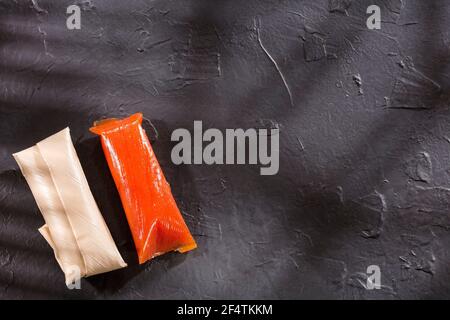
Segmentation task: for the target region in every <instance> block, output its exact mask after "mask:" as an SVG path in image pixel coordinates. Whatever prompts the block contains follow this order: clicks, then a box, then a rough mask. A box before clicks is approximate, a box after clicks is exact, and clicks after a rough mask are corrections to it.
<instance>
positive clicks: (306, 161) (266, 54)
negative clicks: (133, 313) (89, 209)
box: [0, 0, 450, 299]
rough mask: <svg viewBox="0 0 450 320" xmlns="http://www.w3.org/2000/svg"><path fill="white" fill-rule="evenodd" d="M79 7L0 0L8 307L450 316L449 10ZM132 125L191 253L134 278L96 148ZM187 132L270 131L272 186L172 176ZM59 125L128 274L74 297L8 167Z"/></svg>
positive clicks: (444, 5) (155, 4)
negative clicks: (360, 304) (375, 17)
mask: <svg viewBox="0 0 450 320" xmlns="http://www.w3.org/2000/svg"><path fill="white" fill-rule="evenodd" d="M73 3H74V2H73V1H67V0H63V1H61V0H58V1H56V0H53V1H50V0H45V1H44V0H33V1H31V0H30V1H25V0H0V298H126V299H142V298H150V299H152V298H163V299H166V298H167V299H170V298H188V299H190V298H275V299H278V298H282V299H283V298H338V299H341V298H346V299H353V298H364V299H379V298H386V299H391V298H392V299H402V298H403V299H404V298H450V265H449V264H450V252H449V245H450V233H449V232H450V229H449V228H450V213H449V204H450V110H449V102H450V99H449V96H450V94H449V86H450V68H449V63H450V54H449V52H450V29H449V26H450V19H449V18H450V2H449V1H447V0H441V1H438V0H427V1H425V0H423V1H412V0H411V1H407V0H404V1H399V0H384V1H380V0H370V1H351V0H332V1H328V0H318V1H219V0H215V1H211V0H209V1H206V0H204V1H185V0H179V1H168V0H161V1H144V0H141V1H138V0H135V1H120V0H108V1H107V0H102V1H100V0H91V1H76V2H75V3H77V4H79V5H80V6H81V7H82V13H81V25H82V28H81V30H74V31H70V30H68V29H67V28H66V14H65V11H66V8H67V6H68V5H70V4H73ZM370 4H378V5H379V6H380V7H381V10H382V12H381V13H382V21H383V22H382V26H381V30H376V31H371V30H368V29H367V28H366V18H367V15H366V8H367V6H368V5H370ZM272 59H273V60H272ZM274 61H275V62H276V63H274ZM283 78H284V79H285V82H286V83H285V82H284V81H283ZM136 111H142V112H144V114H145V116H146V117H147V118H148V119H149V120H147V121H146V129H147V131H148V132H149V135H150V136H151V137H152V140H153V141H154V143H153V144H154V149H155V152H156V154H157V155H158V158H159V160H160V162H161V165H162V167H163V170H164V172H165V174H166V177H167V179H168V180H169V182H170V183H171V185H172V189H173V192H174V195H175V198H176V200H177V202H178V203H179V205H180V208H181V209H182V211H183V213H184V216H185V218H186V221H187V223H188V225H189V227H190V228H191V230H192V232H193V234H194V235H195V237H196V239H197V241H198V245H199V248H198V249H197V250H195V251H193V252H191V253H189V254H186V255H181V254H168V255H165V256H162V257H159V258H157V259H155V260H153V261H151V262H149V263H147V264H145V265H143V266H138V265H137V263H136V254H135V253H134V248H133V243H132V240H131V236H130V233H129V231H128V225H127V223H126V221H125V216H124V214H123V212H122V209H121V204H120V200H119V198H118V195H117V192H116V190H115V186H114V184H113V181H112V178H111V176H110V174H109V171H108V168H107V166H106V163H105V160H104V156H103V153H102V150H101V148H100V143H99V140H98V138H97V137H94V136H93V135H92V134H90V133H89V132H88V128H89V126H90V124H91V123H92V122H93V121H94V120H96V119H98V118H101V117H110V116H125V115H128V114H131V113H133V112H136ZM194 120H203V125H204V127H215V128H219V129H225V128H237V127H241V128H251V127H257V128H263V127H265V128H273V127H278V128H280V171H279V174H278V175H275V176H260V175H259V167H258V166H247V165H231V166H224V165H222V166H219V165H215V166H206V165H195V166H194V165H190V166H189V165H181V166H174V165H173V164H172V163H171V161H170V151H171V148H172V147H173V145H174V144H173V143H172V142H171V141H170V134H171V132H172V131H173V130H174V129H176V128H179V127H185V128H188V129H189V130H192V128H193V121H194ZM150 121H151V122H150ZM66 126H70V128H71V130H72V137H73V140H74V143H75V146H76V149H77V151H78V154H79V157H80V160H81V162H82V164H83V167H84V170H85V173H86V176H87V178H88V180H89V182H90V185H91V188H92V192H93V194H94V196H95V198H96V200H97V202H98V204H99V206H100V209H101V211H102V213H103V214H104V216H105V219H106V221H107V223H108V226H109V228H110V230H111V232H112V234H113V236H114V238H115V240H116V243H117V245H118V246H119V249H120V251H121V252H122V254H123V255H124V258H125V259H126V260H127V262H128V263H129V264H130V267H129V268H127V269H123V270H119V271H115V272H112V273H109V274H105V275H100V276H95V277H92V278H88V279H85V280H83V281H82V290H72V291H70V290H67V289H66V288H65V285H64V279H63V274H62V272H61V271H60V269H59V267H58V265H57V263H56V261H55V259H54V257H53V253H52V251H51V249H50V247H49V246H48V245H47V244H46V242H45V241H44V239H43V238H42V237H41V236H40V234H39V233H38V231H37V228H38V227H40V226H41V225H42V224H43V219H42V217H41V215H40V213H39V211H38V208H37V206H36V204H35V202H34V199H33V197H32V195H31V192H30V190H29V188H28V186H27V185H26V182H25V180H24V179H23V178H22V176H21V173H20V171H18V167H17V165H16V163H15V162H14V160H13V158H12V156H11V154H12V153H13V152H17V151H19V150H22V149H24V148H26V147H29V146H30V145H32V144H34V143H36V142H37V141H39V140H41V139H43V138H45V137H47V136H49V135H50V134H53V133H55V132H57V131H58V130H60V129H62V128H64V127H66ZM155 130H156V131H155ZM372 264H376V265H379V266H380V268H381V273H382V274H381V280H382V285H383V287H382V289H381V290H372V291H370V290H366V289H364V287H363V286H362V285H361V284H365V282H366V280H365V277H366V276H365V271H366V268H367V266H369V265H372Z"/></svg>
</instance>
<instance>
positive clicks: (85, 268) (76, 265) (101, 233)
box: [13, 128, 127, 284]
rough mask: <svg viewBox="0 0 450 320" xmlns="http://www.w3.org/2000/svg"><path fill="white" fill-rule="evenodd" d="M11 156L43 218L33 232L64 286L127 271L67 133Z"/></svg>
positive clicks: (67, 130)
mask: <svg viewBox="0 0 450 320" xmlns="http://www.w3.org/2000/svg"><path fill="white" fill-rule="evenodd" d="M13 156H14V158H15V159H16V161H17V163H18V164H19V167H20V170H21V171H22V174H23V175H24V177H25V179H26V180H27V183H28V185H29V186H30V189H31V192H32V193H33V196H34V198H35V200H36V203H37V205H38V207H39V209H40V211H41V213H42V216H43V217H44V220H45V225H44V226H43V227H41V228H40V229H39V232H41V234H42V235H43V237H44V238H45V239H46V240H47V242H48V243H49V245H50V246H51V247H52V248H53V250H54V253H55V257H56V260H57V261H58V263H59V265H60V266H61V269H62V270H63V272H64V274H65V277H66V284H70V283H73V282H74V281H76V280H78V278H79V277H88V276H91V275H95V274H99V273H104V272H108V271H112V270H115V269H120V268H123V267H126V266H127V265H126V263H125V262H124V261H123V259H122V257H121V255H120V253H119V251H118V250H117V247H116V245H115V243H114V240H113V238H112V236H111V233H110V232H109V229H108V227H107V226H106V223H105V221H104V219H103V217H102V215H101V213H100V210H99V209H98V206H97V204H96V202H95V200H94V197H93V196H92V193H91V190H90V188H89V185H88V182H87V180H86V177H85V175H84V172H83V169H82V167H81V164H80V161H79V159H78V156H77V154H76V151H75V148H74V146H73V144H72V139H71V137H70V131H69V128H66V129H64V130H62V131H60V132H58V133H56V134H54V135H52V136H50V137H48V138H47V139H45V140H42V141H41V142H38V143H37V145H35V146H33V147H31V148H28V149H25V150H23V151H21V152H18V153H15V154H14V155H13Z"/></svg>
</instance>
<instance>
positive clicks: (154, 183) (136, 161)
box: [91, 113, 197, 263]
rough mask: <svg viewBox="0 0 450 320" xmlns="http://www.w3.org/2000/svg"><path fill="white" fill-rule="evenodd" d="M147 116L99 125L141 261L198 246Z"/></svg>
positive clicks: (95, 127)
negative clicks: (154, 146) (169, 180)
mask: <svg viewBox="0 0 450 320" xmlns="http://www.w3.org/2000/svg"><path fill="white" fill-rule="evenodd" d="M141 123H142V114H140V113H137V114H134V115H132V116H131V117H129V118H126V119H123V120H117V119H110V120H105V121H102V122H100V123H97V124H96V126H94V127H93V128H91V131H92V132H94V133H96V134H99V135H100V136H101V141H102V146H103V150H104V152H105V155H106V159H107V161H108V165H109V168H110V170H111V172H112V175H113V178H114V181H115V183H116V186H117V189H118V190H119V194H120V198H121V200H122V204H123V207H124V209H125V213H126V216H127V220H128V223H129V225H130V228H131V232H132V235H133V239H134V243H135V246H136V250H137V252H138V257H139V263H144V262H145V261H147V260H149V259H152V258H154V257H156V256H159V255H161V254H163V253H166V252H169V251H173V250H176V251H179V252H186V251H189V250H192V249H195V248H196V247H197V244H196V243H195V240H194V238H193V237H192V235H191V233H190V232H189V229H188V228H187V226H186V224H185V222H184V220H183V217H182V216H181V214H180V211H179V209H178V207H177V205H176V203H175V200H174V198H173V196H172V192H171V190H170V186H169V184H168V183H167V181H166V179H165V177H164V174H163V172H162V171H161V167H160V166H159V163H158V160H157V159H156V156H155V154H154V153H153V149H152V147H151V145H150V141H149V140H148V137H147V135H146V133H145V131H144V130H143V129H142V126H141Z"/></svg>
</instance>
